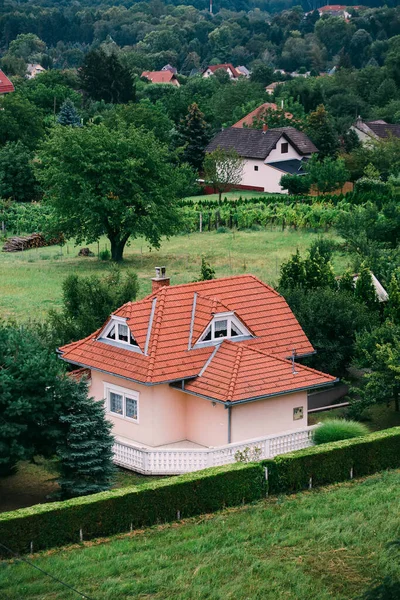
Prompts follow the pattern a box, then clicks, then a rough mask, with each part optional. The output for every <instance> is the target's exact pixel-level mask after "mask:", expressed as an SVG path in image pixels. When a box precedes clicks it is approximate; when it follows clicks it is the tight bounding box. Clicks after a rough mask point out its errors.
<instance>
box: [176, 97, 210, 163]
mask: <svg viewBox="0 0 400 600" xmlns="http://www.w3.org/2000/svg"><path fill="white" fill-rule="evenodd" d="M179 134H180V138H181V140H182V143H183V153H182V159H183V160H184V161H186V162H188V163H189V165H191V166H192V167H193V168H194V169H195V170H196V171H197V172H199V171H200V169H201V168H202V166H203V161H204V155H205V149H206V146H207V143H208V140H209V127H208V125H207V123H206V121H205V120H204V114H203V113H202V112H201V110H200V109H199V107H198V105H197V104H196V102H194V103H193V104H191V105H190V106H189V108H188V113H187V115H186V116H185V118H184V119H182V120H181V122H180V125H179Z"/></svg>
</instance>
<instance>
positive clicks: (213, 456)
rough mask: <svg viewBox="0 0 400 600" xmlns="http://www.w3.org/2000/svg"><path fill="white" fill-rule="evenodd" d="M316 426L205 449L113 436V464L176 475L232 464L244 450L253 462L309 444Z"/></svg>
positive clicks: (151, 473) (183, 442)
mask: <svg viewBox="0 0 400 600" xmlns="http://www.w3.org/2000/svg"><path fill="white" fill-rule="evenodd" d="M315 427H316V425H312V426H310V427H305V428H303V429H295V430H292V431H285V432H282V433H279V434H274V435H267V436H264V437H261V438H255V439H251V440H244V441H242V442H235V443H233V444H227V445H225V446H217V447H214V448H207V447H205V446H200V445H198V444H195V443H194V442H191V441H189V440H182V441H180V442H176V443H174V444H168V445H165V446H157V447H153V446H144V445H143V444H137V443H135V442H132V441H130V440H128V439H126V438H121V437H116V438H115V444H114V463H115V464H116V465H118V466H120V467H123V468H124V469H130V470H131V471H136V472H138V473H143V474H144V475H180V474H182V473H190V472H191V471H200V470H201V469H206V468H207V467H217V466H220V465H227V464H230V463H234V462H236V458H235V454H236V453H237V452H238V451H240V452H243V451H245V450H246V449H247V448H248V449H249V451H250V453H251V452H252V453H253V455H254V453H256V455H257V459H258V460H261V459H264V458H273V457H274V456H277V455H278V454H286V453H287V452H293V451H294V450H300V449H302V448H308V447H309V446H312V445H313V442H312V432H313V430H314V429H315Z"/></svg>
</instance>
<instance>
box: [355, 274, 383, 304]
mask: <svg viewBox="0 0 400 600" xmlns="http://www.w3.org/2000/svg"><path fill="white" fill-rule="evenodd" d="M354 294H355V297H356V298H357V300H360V301H361V302H364V304H366V306H368V308H376V307H377V304H378V298H377V296H376V291H375V287H374V284H373V283H372V277H371V271H370V270H369V269H368V268H367V267H366V265H365V264H363V265H362V266H361V270H360V273H359V276H358V279H357V281H356V287H355V291H354Z"/></svg>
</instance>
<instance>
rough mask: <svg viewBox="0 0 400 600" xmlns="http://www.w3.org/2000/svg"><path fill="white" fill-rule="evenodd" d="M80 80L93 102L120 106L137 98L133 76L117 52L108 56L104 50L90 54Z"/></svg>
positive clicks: (86, 57)
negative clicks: (101, 101)
mask: <svg viewBox="0 0 400 600" xmlns="http://www.w3.org/2000/svg"><path fill="white" fill-rule="evenodd" d="M80 80H81V85H82V89H83V90H84V91H85V92H86V94H87V95H88V96H90V98H93V100H104V101H105V102H111V103H112V104H119V103H124V102H129V101H130V100H134V98H135V89H134V85H133V80H132V75H131V73H130V71H129V69H128V68H127V67H126V66H125V65H123V64H122V62H121V61H120V59H119V57H118V55H117V54H116V52H111V53H110V54H107V53H106V52H105V51H104V49H103V48H99V49H98V50H91V51H90V52H88V53H87V54H86V56H85V59H84V61H83V65H82V67H81V69H80Z"/></svg>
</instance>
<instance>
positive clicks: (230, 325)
mask: <svg viewBox="0 0 400 600" xmlns="http://www.w3.org/2000/svg"><path fill="white" fill-rule="evenodd" d="M248 335H251V334H250V332H249V331H248V329H246V327H245V326H244V325H243V323H241V322H240V321H239V319H238V318H237V317H235V315H234V314H233V313H222V314H220V315H215V317H214V319H213V320H212V321H211V323H210V324H209V325H208V327H207V329H206V330H205V332H204V333H203V335H202V336H201V337H200V339H199V341H198V343H204V342H214V341H218V340H222V339H234V338H240V337H243V336H248Z"/></svg>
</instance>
